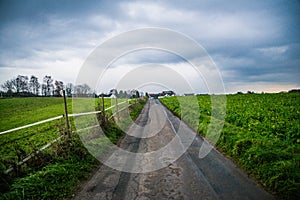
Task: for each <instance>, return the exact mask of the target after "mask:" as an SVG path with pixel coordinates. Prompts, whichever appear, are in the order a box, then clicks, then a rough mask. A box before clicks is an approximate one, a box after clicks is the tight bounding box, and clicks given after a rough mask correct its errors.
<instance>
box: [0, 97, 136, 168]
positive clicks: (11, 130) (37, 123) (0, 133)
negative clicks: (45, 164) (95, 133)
mask: <svg viewBox="0 0 300 200" xmlns="http://www.w3.org/2000/svg"><path fill="white" fill-rule="evenodd" d="M102 100H103V99H102ZM116 102H117V100H116ZM124 103H128V105H127V106H125V107H123V108H122V109H118V106H120V105H122V104H124ZM129 103H130V100H129V99H128V100H126V101H122V102H120V103H116V104H115V105H112V106H110V107H108V108H106V109H103V110H100V111H92V112H84V113H73V114H67V117H68V118H69V117H78V116H84V115H92V114H98V113H102V112H103V111H108V110H111V109H113V108H114V107H116V108H117V109H116V111H115V112H113V113H112V114H111V116H110V117H109V118H108V120H110V119H112V118H113V117H114V116H115V115H116V114H117V113H119V112H122V111H123V110H125V109H126V108H128V107H129V106H130V105H131V104H129ZM135 103H136V102H135ZM62 118H66V116H65V115H59V116H56V117H52V118H49V119H45V120H41V121H38V122H35V123H31V124H27V125H24V126H20V127H17V128H13V129H9V130H6V131H2V132H0V135H4V134H8V133H12V132H14V131H19V130H22V129H26V128H29V127H33V126H37V125H40V124H44V123H47V122H51V121H55V120H58V119H62ZM99 126H100V125H99V124H98V125H94V126H89V127H85V128H82V129H79V130H76V131H74V132H82V131H84V130H89V129H92V128H96V127H99ZM63 136H64V135H61V136H59V137H58V138H56V139H54V140H52V141H51V142H49V143H47V144H46V145H44V146H43V147H41V148H40V149H38V150H37V151H35V152H33V153H31V154H30V155H29V156H27V157H26V158H24V159H23V160H21V161H19V162H18V163H16V165H17V166H20V165H22V164H24V163H25V162H27V161H28V160H30V159H31V158H33V157H34V156H36V155H37V154H39V153H40V152H41V151H44V150H45V149H47V148H49V147H50V146H52V145H53V144H54V143H55V142H57V141H59V140H61V139H62V138H63ZM13 170H14V168H13V167H10V168H8V169H7V170H5V171H4V173H5V174H8V173H10V172H12V171H13Z"/></svg>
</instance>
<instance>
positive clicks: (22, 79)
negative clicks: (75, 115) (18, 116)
mask: <svg viewBox="0 0 300 200" xmlns="http://www.w3.org/2000/svg"><path fill="white" fill-rule="evenodd" d="M1 88H2V89H3V91H0V92H1V96H2V97H34V96H45V97H51V96H54V97H59V96H61V95H62V90H65V91H66V95H67V96H69V97H71V96H72V95H76V96H82V97H84V96H91V95H95V94H94V92H93V91H92V89H91V88H90V86H88V85H87V84H82V85H73V84H72V83H67V84H64V82H63V81H59V80H54V79H53V78H52V77H51V76H50V75H46V76H44V77H43V80H42V82H41V83H40V82H39V79H38V77H36V76H34V75H32V76H30V77H28V76H23V75H18V76H17V77H16V78H12V79H10V80H7V81H5V82H4V83H3V84H2V85H1Z"/></svg>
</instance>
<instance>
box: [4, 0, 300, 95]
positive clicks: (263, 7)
mask: <svg viewBox="0 0 300 200" xmlns="http://www.w3.org/2000/svg"><path fill="white" fill-rule="evenodd" d="M0 19H1V21H0V47H1V48H0V70H1V72H0V74H1V79H3V80H1V82H3V81H4V80H6V79H9V78H11V77H9V76H11V74H12V73H11V71H9V72H8V71H7V70H11V69H15V70H16V74H15V75H17V74H18V73H23V71H22V70H23V69H31V68H32V69H39V70H41V71H43V70H45V71H46V70H48V71H49V69H51V67H50V66H52V65H53V66H56V67H58V68H61V65H64V66H69V68H71V67H73V68H74V67H75V68H76V69H78V68H79V67H80V65H81V64H82V62H83V61H84V59H85V58H86V57H87V56H88V54H89V53H90V52H91V51H92V50H93V49H94V48H95V47H96V46H97V45H99V44H100V43H101V42H103V41H105V40H106V39H108V38H110V37H112V36H115V35H117V34H118V33H121V32H124V31H128V30H131V29H134V28H141V27H149V26H152V27H153V26H154V27H164V28H169V29H174V30H175V31H179V32H181V33H183V34H186V35H188V36H190V37H192V38H193V39H195V40H196V41H197V42H198V43H199V44H200V45H203V47H204V48H205V49H206V50H207V51H208V53H209V54H210V56H211V57H212V59H213V60H214V61H215V62H216V63H217V65H218V66H219V68H220V70H221V73H222V74H223V76H224V77H223V78H224V81H225V85H226V84H228V85H230V86H232V85H233V83H234V82H243V83H244V84H245V85H247V84H251V83H255V82H260V83H261V82H267V83H274V84H277V83H278V84H281V85H284V84H287V85H289V86H290V85H292V86H293V87H300V82H299V80H298V77H299V75H300V72H299V67H300V66H299V65H300V60H299V58H300V55H299V54H300V53H299V52H300V26H299V25H300V3H299V1H296V0H290V1H284V0H275V1H274V0H265V1H237V0H236V1H230V2H229V1H221V0H202V1H186V2H184V3H183V1H180V0H176V1H80V0H61V1H52V0H51V1H50V0H42V1H39V0H23V1H17V0H7V1H4V0H0ZM118 45H121V44H118ZM123 45H130V41H125V43H124V44H123ZM177 45H182V44H177ZM116 48H117V45H116ZM182 48H185V47H184V45H182ZM191 53H192V52H191ZM74 59H78V60H76V61H75V60H74ZM158 59H159V60H160V59H162V55H158V54H153V55H152V56H147V54H145V55H144V56H143V55H142V54H141V55H140V56H138V57H136V58H133V57H132V58H130V57H129V58H128V60H127V61H128V62H132V63H133V64H138V63H146V62H155V61H156V60H158ZM80 60H81V62H79V61H80ZM164 62H170V63H176V62H182V60H181V59H174V56H173V57H172V56H171V57H170V58H168V57H166V58H165V61H164ZM45 66H48V68H46V67H45ZM66 68H67V67H66ZM69 68H68V69H69ZM21 69H22V70H21ZM51 70H53V71H55V69H54V67H53V68H52V69H51ZM74 71H76V70H74ZM45 73H48V72H45ZM57 74H59V72H57ZM70 76H71V75H70ZM72 76H75V74H73V75H72ZM67 78H70V77H67ZM228 90H229V91H230V92H231V91H233V90H234V88H232V89H230V88H229V89H228Z"/></svg>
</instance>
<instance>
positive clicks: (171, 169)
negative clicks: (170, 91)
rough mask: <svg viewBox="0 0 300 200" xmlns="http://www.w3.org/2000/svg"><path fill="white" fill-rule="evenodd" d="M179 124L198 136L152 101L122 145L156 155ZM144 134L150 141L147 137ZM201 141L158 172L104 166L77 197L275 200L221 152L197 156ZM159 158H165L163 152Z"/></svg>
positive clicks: (213, 150)
mask: <svg viewBox="0 0 300 200" xmlns="http://www.w3.org/2000/svg"><path fill="white" fill-rule="evenodd" d="M180 123H182V124H183V126H184V131H185V132H186V133H187V134H188V133H193V134H195V133H194V132H193V131H192V130H191V129H190V128H189V127H188V126H186V125H185V124H184V123H183V122H182V121H180V120H179V119H178V118H177V117H175V116H174V115H173V114H172V113H171V112H169V111H168V110H167V109H166V108H164V106H162V105H161V104H160V103H159V102H158V101H157V100H149V101H148V102H147V104H146V105H145V107H144V109H143V111H142V113H141V114H140V116H139V117H138V119H137V121H136V125H132V126H131V127H130V128H129V131H128V133H129V134H127V135H126V136H125V137H124V138H123V140H122V141H121V143H120V147H121V148H122V149H124V150H126V151H130V152H136V153H146V152H153V151H156V150H158V149H161V148H162V147H164V146H165V145H167V144H168V143H169V142H170V141H171V140H172V138H174V136H175V134H176V130H178V127H179V124H180ZM146 124H151V126H150V128H149V126H148V127H147V128H145V129H143V128H140V127H146V126H145V125H146ZM137 125H139V127H137ZM146 129H147V130H146ZM146 132H147V137H143V134H144V133H146ZM149 133H150V136H149ZM151 133H153V135H151ZM134 136H140V137H134ZM202 143H203V139H202V138H201V137H199V136H196V137H195V138H194V140H192V144H191V145H190V146H189V148H188V149H187V151H185V152H184V153H183V154H182V155H181V156H180V157H179V158H178V159H177V160H175V161H174V162H170V163H169V164H168V165H167V166H166V167H164V168H161V169H158V170H155V171H149V172H146V173H129V172H122V171H118V170H115V169H112V168H110V167H107V166H105V165H103V166H101V167H100V169H99V170H98V171H97V172H96V173H95V174H94V175H93V177H92V178H91V179H90V180H89V181H88V182H87V183H86V184H84V185H83V187H82V188H81V191H79V192H78V193H77V194H76V195H75V197H74V199H76V200H77V199H78V200H79V199H80V200H81V199H101V200H102V199H118V200H119V199H120V200H121V199H127V200H133V199H255V200H257V199H274V197H273V196H272V195H270V194H269V193H267V192H266V191H265V190H264V189H263V188H262V187H260V186H259V185H258V184H257V183H255V182H254V181H253V180H252V179H250V178H249V177H248V176H247V175H246V174H245V173H244V172H243V171H242V170H240V169H238V167H237V166H236V165H235V164H234V163H233V162H232V161H231V160H229V159H228V158H226V157H224V156H223V155H222V154H221V153H219V152H218V151H217V150H215V149H212V151H211V152H210V153H209V154H208V155H207V156H206V157H204V158H199V156H198V155H199V149H200V147H201V145H202ZM169 153H172V152H169ZM167 154H168V153H166V159H167ZM114 156H117V155H114ZM160 159H162V160H163V159H164V154H162V155H161V156H160ZM128 162H132V163H130V164H131V165H132V166H135V165H136V166H138V167H143V166H146V164H145V163H142V164H141V163H138V162H139V161H138V160H136V162H137V163H135V162H133V161H132V160H130V161H128ZM151 162H153V163H154V162H155V160H151ZM158 162H159V161H158ZM150 164H151V163H150ZM147 166H148V167H149V163H147Z"/></svg>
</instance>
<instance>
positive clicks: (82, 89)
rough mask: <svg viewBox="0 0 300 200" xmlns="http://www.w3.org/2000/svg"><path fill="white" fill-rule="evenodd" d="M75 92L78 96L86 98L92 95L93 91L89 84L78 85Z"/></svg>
mask: <svg viewBox="0 0 300 200" xmlns="http://www.w3.org/2000/svg"><path fill="white" fill-rule="evenodd" d="M74 92H75V94H76V95H77V96H79V97H80V96H81V97H86V96H89V95H91V94H92V89H91V88H90V86H88V85H87V84H82V85H76V86H75V87H74Z"/></svg>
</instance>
